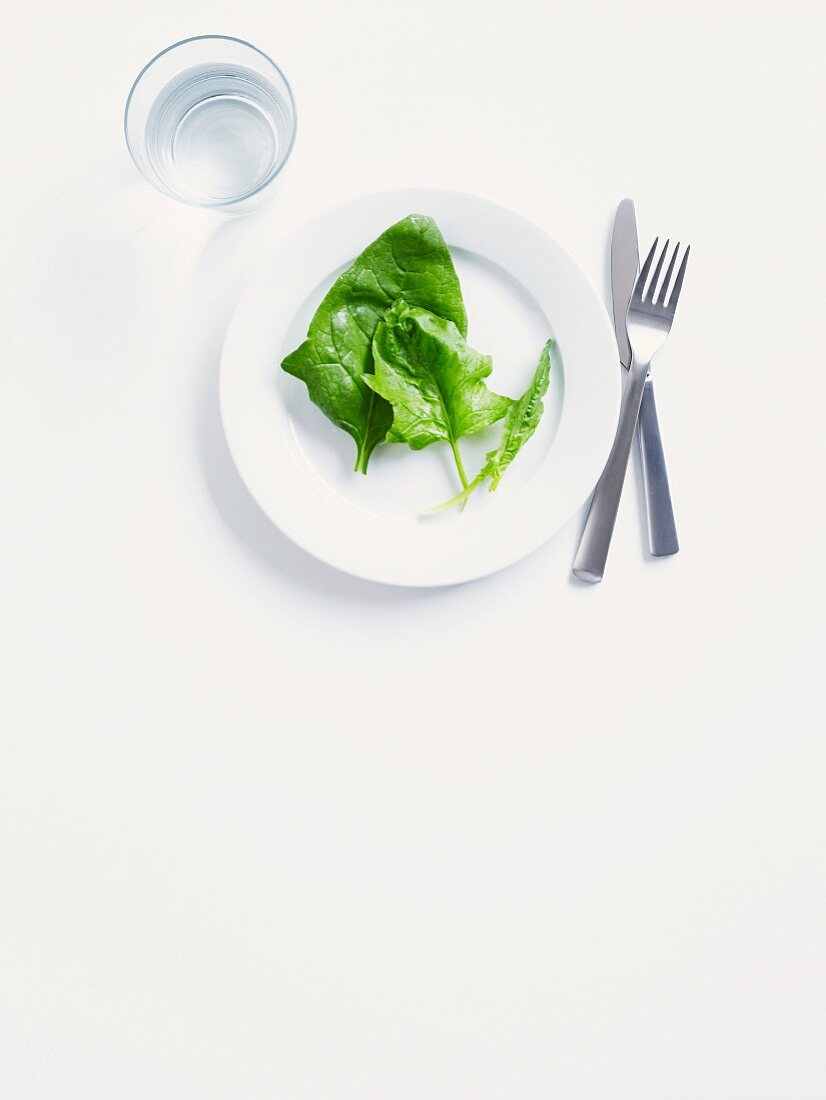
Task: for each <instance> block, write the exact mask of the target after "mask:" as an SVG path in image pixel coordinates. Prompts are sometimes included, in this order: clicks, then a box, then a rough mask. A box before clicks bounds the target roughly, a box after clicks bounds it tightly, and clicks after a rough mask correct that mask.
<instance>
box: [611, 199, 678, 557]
mask: <svg viewBox="0 0 826 1100" xmlns="http://www.w3.org/2000/svg"><path fill="white" fill-rule="evenodd" d="M639 268H640V257H639V247H638V245H637V218H636V213H635V211H634V201H633V199H623V200H622V202H621V203H620V204H619V206H618V208H617V213H616V217H615V218H614V231H613V234H612V236H611V297H612V301H613V311H614V332H615V334H616V338H617V347H618V348H619V353H620V362H621V363H622V365H623V366H624V367H625V369H626V370H627V369H628V367H629V366H630V365H631V346H630V344H629V343H628V332H627V329H626V323H625V317H626V314H627V312H628V302H629V301H630V299H631V292H632V291H633V289H634V283H635V282H636V280H637V274H638V272H639ZM637 434H638V436H639V441H640V454H641V456H642V477H643V487H644V491H645V511H646V518H647V521H648V545H649V548H650V550H651V553H652V554H653V555H654V556H655V557H664V556H666V555H669V554H676V553H677V551H678V550H679V549H680V544H679V542H678V541H677V527H676V524H675V523H674V509H673V506H672V504H671V490H670V487H669V484H668V473H667V471H666V466H665V455H664V454H663V445H662V438H661V436H660V425H659V419H658V417H657V406H656V404H655V402H654V383H653V382H652V380H651V376H650V375H649V377H648V378H647V379H646V382H645V387H644V389H643V393H642V404H641V405H640V417H639V422H638V425H637Z"/></svg>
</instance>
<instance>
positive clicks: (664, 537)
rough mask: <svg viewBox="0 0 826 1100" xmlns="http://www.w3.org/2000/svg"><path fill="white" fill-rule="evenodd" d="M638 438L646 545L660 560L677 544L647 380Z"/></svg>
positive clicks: (650, 387) (651, 388) (652, 403)
mask: <svg viewBox="0 0 826 1100" xmlns="http://www.w3.org/2000/svg"><path fill="white" fill-rule="evenodd" d="M639 436H640V454H641V455H642V480H643V486H644V489H645V510H646V514H647V517H648V545H649V548H650V550H651V553H652V554H653V555H654V557H656V558H663V557H667V556H668V555H669V554H676V553H677V551H678V550H679V549H680V544H679V542H678V541H677V527H676V525H675V523H674V508H673V506H672V504H671V490H670V489H669V486H668V471H667V470H666V468H665V455H664V453H663V441H662V437H661V436H660V422H659V420H658V418H657V405H656V403H655V401H654V384H653V383H652V381H651V379H650V378H648V379H647V380H646V383H645V389H644V390H643V395H642V404H641V405H640V419H639Z"/></svg>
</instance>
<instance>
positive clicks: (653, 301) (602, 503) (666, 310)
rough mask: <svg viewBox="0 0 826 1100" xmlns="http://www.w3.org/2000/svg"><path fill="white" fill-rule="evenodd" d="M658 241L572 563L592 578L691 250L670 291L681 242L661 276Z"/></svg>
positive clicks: (637, 291) (642, 282)
mask: <svg viewBox="0 0 826 1100" xmlns="http://www.w3.org/2000/svg"><path fill="white" fill-rule="evenodd" d="M657 244H658V240H655V241H654V243H653V245H652V246H651V250H650V251H649V253H648V255H647V257H646V259H645V263H644V264H643V265H642V269H641V271H640V273H639V275H638V277H637V281H636V283H635V285H634V290H633V292H632V294H631V300H630V302H629V304H628V313H627V316H626V331H627V338H628V342H629V345H630V350H631V356H630V365H629V368H628V378H627V379H626V382H625V388H624V389H623V393H622V405H621V407H620V418H619V425H618V427H617V434H616V436H615V438H614V444H613V446H612V448H611V453H610V455H609V456H608V461H607V463H606V465H605V469H604V470H603V472H602V476H601V477H600V479H599V481H598V482H597V487H596V489H595V490H594V495H593V498H592V500H591V508H590V510H589V512H588V519H587V520H586V521H585V530H584V531H583V533H582V539H581V541H580V544H579V551H578V552H577V556H576V560H575V562H574V570H573V572H574V576H575V577H578V578H579V579H580V580H583V581H589V582H591V583H597V582H598V581H601V580H602V577H603V574H604V572H605V562H606V560H607V558H608V548H609V547H610V545H611V536H612V534H613V532H614V524H615V522H616V518H617V510H618V508H619V501H620V496H621V494H622V486H623V482H624V481H625V472H626V470H627V468H628V457H629V455H630V453H631V446H632V443H633V440H634V431H635V429H636V426H637V420H638V418H639V414H640V405H641V403H642V400H643V393H644V391H645V383H646V380H647V378H648V375H649V371H650V369H651V361H652V360H653V358H654V355H655V354H656V352H657V351H658V350H659V349H660V347H661V346H662V344H663V343H664V342H665V339H666V337H667V336H668V333H669V332H670V331H671V324H672V322H673V320H674V313H675V311H676V308H677V302H678V301H679V298H680V291H681V290H682V286H683V279H684V277H685V271H686V266H687V265H688V254H689V251H690V249H689V248H688V247H687V248H686V249H685V252H684V253H683V255H682V260H681V262H680V266H679V268H678V269H677V274H676V277H675V279H674V285H673V288H672V289H671V293H670V294H669V287H671V278H672V275H673V274H674V269H675V266H676V264H677V259H678V256H679V253H680V245H679V244H678V245H677V247H676V248H675V249H674V250H673V252H672V253H671V259H670V261H669V263H668V266H667V268H666V270H665V275H662V271H663V267H664V265H665V261H666V258H667V257H668V255H669V242H668V241H666V242H665V245H664V246H663V248H662V251H661V252H660V256H659V259H658V260H657V263H656V266H655V267H654V272H653V274H651V266H652V264H653V263H654V257H655V254H656V251H657ZM649 275H650V276H651V277H650V279H649ZM661 276H662V277H661Z"/></svg>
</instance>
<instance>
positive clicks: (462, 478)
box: [450, 439, 468, 489]
mask: <svg viewBox="0 0 826 1100" xmlns="http://www.w3.org/2000/svg"><path fill="white" fill-rule="evenodd" d="M450 446H451V449H452V451H453V457H454V458H455V459H456V469H457V470H458V471H459V480H460V481H461V483H462V488H463V489H467V484H468V483H467V474H466V473H465V466H464V463H463V462H462V456H461V454H459V444H458V443H457V442H456V440H455V439H451V441H450Z"/></svg>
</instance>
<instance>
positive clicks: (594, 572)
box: [574, 362, 649, 584]
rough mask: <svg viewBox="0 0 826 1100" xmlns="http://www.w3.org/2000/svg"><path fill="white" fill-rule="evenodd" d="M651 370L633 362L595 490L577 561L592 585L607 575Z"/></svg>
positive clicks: (578, 573)
mask: <svg viewBox="0 0 826 1100" xmlns="http://www.w3.org/2000/svg"><path fill="white" fill-rule="evenodd" d="M648 367H649V364H648V363H637V362H632V363H631V366H630V368H629V371H628V378H627V379H626V382H625V388H624V389H623V391H622V405H621V406H620V416H619V424H618V425H617V434H616V436H615V437H614V445H613V446H612V447H611V453H610V454H609V455H608V461H607V462H606V464H605V469H604V470H603V471H602V474H601V476H600V479H599V481H598V482H597V487H596V489H594V495H593V497H592V498H591V508H590V510H589V512H588V518H587V520H586V521H585V530H584V531H583V532H582V539H581V540H580V543H579V550H578V551H577V556H576V560H575V561H574V576H575V577H578V578H579V579H580V580H581V581H588V582H589V583H590V584H597V583H598V582H599V581H601V580H602V577H603V574H604V572H605V562H606V560H607V558H608V548H609V546H610V545H611V536H612V535H613V533H614V524H615V523H616V520H617V511H618V509H619V502H620V497H621V496H622V486H623V483H624V481H625V471H626V470H627V469H628V457H629V455H630V454H631V446H632V444H633V442H634V430H635V428H636V426H637V418H638V416H639V414H640V404H641V402H642V395H643V390H644V388H645V379H646V376H647V374H648Z"/></svg>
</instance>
